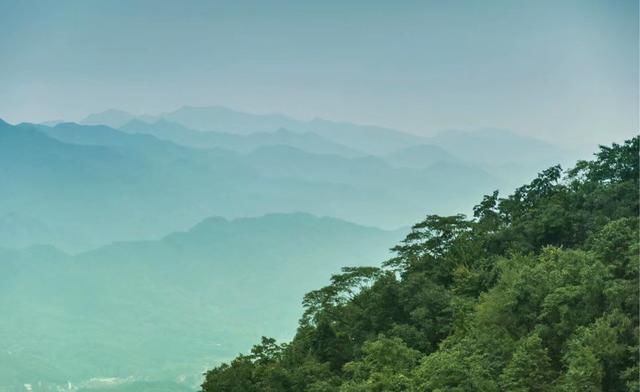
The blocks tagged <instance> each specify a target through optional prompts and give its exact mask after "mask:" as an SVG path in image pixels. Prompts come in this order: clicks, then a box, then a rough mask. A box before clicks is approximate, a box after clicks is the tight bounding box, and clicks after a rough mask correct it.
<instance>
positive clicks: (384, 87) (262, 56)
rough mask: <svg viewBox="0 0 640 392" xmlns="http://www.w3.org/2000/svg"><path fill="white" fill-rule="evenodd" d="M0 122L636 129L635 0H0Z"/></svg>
mask: <svg viewBox="0 0 640 392" xmlns="http://www.w3.org/2000/svg"><path fill="white" fill-rule="evenodd" d="M0 56H1V57H0V117H2V118H4V119H6V120H8V121H10V122H19V121H34V122H35V121H44V120H55V119H67V120H78V119H81V118H82V117H84V116H85V115H86V114H88V113H91V112H96V111H102V110H105V109H109V108H118V109H123V110H128V111H132V112H138V113H139V112H152V113H154V112H161V111H167V110H172V109H175V108H177V107H179V106H182V105H224V106H228V107H231V108H235V109H238V110H246V111H251V112H258V113H266V112H281V113H286V114H289V115H292V116H294V117H297V118H301V119H305V118H312V117H316V116H318V117H323V118H327V119H334V120H346V121H353V122H360V123H368V124H378V125H383V126H390V127H394V128H398V129H403V130H407V131H411V132H415V133H420V134H429V133H433V132H436V131H438V130H442V129H447V128H463V129H472V128H481V127H500V128H509V129H513V130H515V131H517V132H520V133H525V134H530V135H536V136H538V137H540V138H543V139H547V140H554V139H557V140H558V141H559V142H561V143H569V144H570V143H576V142H588V143H590V142H601V143H608V142H610V141H612V140H621V139H623V138H624V137H628V136H631V135H633V134H635V133H636V132H637V130H638V127H639V126H638V2H637V1H636V0H613V1H612V0H601V1H595V0H593V1H592V0H576V1H562V0H554V1H539V0H536V1H516V0H504V1H424V0H423V1H375V0H369V1H329V0H324V1H237V0H236V1H178V0H176V1H158V0H154V1H115V0H104V1H65V0H60V1H53V0H51V1H29V0H15V1H8V0H0Z"/></svg>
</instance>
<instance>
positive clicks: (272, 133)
mask: <svg viewBox="0 0 640 392" xmlns="http://www.w3.org/2000/svg"><path fill="white" fill-rule="evenodd" d="M568 159H570V157H568V156H566V155H563V153H562V151H561V150H560V149H558V148H557V147H555V146H552V145H549V144H547V143H544V142H541V141H538V140H535V139H531V138H525V137H522V136H519V135H517V134H515V133H512V132H508V131H499V130H481V131H476V132H464V131H447V132H443V133H441V134H438V135H436V136H433V137H421V136H417V135H412V134H409V133H405V132H401V131H397V130H393V129H387V128H381V127H375V126H363V125H357V124H349V123H337V122H331V121H326V120H320V119H316V120H312V121H299V120H296V119H292V118H290V117H287V116H284V115H279V114H271V115H255V114H247V113H242V112H237V111H233V110H230V109H226V108H221V107H201V108H196V107H185V108H181V109H178V110H176V111H174V112H170V113H163V114H160V115H132V114H129V113H126V112H121V111H115V110H110V111H106V112H103V113H99V114H94V115H91V116H88V117H87V118H86V119H84V120H83V121H82V122H81V123H80V124H77V123H70V122H62V121H55V122H50V123H47V124H29V123H24V124H18V125H11V124H8V123H6V122H3V121H1V120H0V308H1V309H3V317H2V318H0V347H2V348H3V350H0V390H3V391H5V390H6V391H10V392H13V391H22V390H24V388H25V386H24V385H25V384H31V385H37V386H38V390H43V391H57V390H58V388H59V387H63V386H64V385H66V387H67V388H68V387H69V385H71V387H72V388H75V389H76V390H78V391H87V392H88V391H101V390H105V391H106V390H108V391H113V392H115V391H147V390H148V391H167V392H169V391H171V392H176V391H181V392H182V391H185V390H188V389H189V388H192V387H193V386H194V385H196V384H197V383H198V382H199V381H200V380H199V378H198V375H199V373H200V372H201V371H202V370H204V369H205V368H209V367H211V366H212V365H214V364H216V363H218V362H219V361H220V360H223V359H228V358H230V357H232V356H234V355H236V354H237V353H238V352H245V351H247V349H248V348H249V345H250V344H251V342H254V341H256V339H257V338H258V336H257V334H258V331H260V333H265V334H268V335H270V336H274V337H278V338H289V337H290V336H291V334H292V333H293V331H291V330H289V329H288V328H289V327H290V326H291V325H295V320H296V318H297V317H298V315H299V311H300V304H299V302H298V298H301V297H302V295H303V294H304V293H305V292H306V291H307V290H309V289H311V288H314V287H318V286H322V285H323V284H324V283H325V282H326V281H327V279H328V278H329V276H330V274H331V273H334V272H337V271H338V270H337V269H338V268H339V267H340V266H343V265H363V264H373V263H375V264H377V263H379V262H380V261H381V260H383V259H385V258H386V257H387V256H388V251H387V249H388V248H389V247H390V246H393V245H394V244H395V243H397V241H398V240H400V239H401V237H402V233H404V232H405V231H406V230H405V229H402V227H406V226H407V225H409V224H411V223H412V222H415V221H417V220H419V219H420V218H421V217H422V216H424V215H425V214H444V215H446V214H452V213H459V212H461V211H462V212H464V211H466V212H471V211H468V210H467V208H468V206H470V205H472V203H473V202H475V201H477V200H479V199H481V196H482V195H483V194H487V193H490V192H492V191H493V190H495V189H505V188H506V189H511V188H512V187H513V186H514V185H516V184H519V183H521V182H522V181H524V180H525V179H528V178H529V177H530V176H531V175H532V174H534V173H535V172H537V171H539V170H541V169H544V168H546V167H548V166H549V165H550V164H555V163H558V162H564V161H567V160H568ZM300 212H303V213H300ZM212 216H214V218H208V217H212ZM318 216H325V218H318ZM248 217H254V218H248ZM348 222H354V223H348ZM375 227H378V228H375ZM399 227H400V228H401V229H398V228H399ZM380 228H384V229H380ZM167 233H173V234H169V235H167ZM186 375H189V376H186ZM69 383H71V384H69Z"/></svg>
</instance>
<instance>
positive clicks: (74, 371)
mask: <svg viewBox="0 0 640 392" xmlns="http://www.w3.org/2000/svg"><path fill="white" fill-rule="evenodd" d="M402 234H403V233H402V232H387V231H382V230H379V229H375V228H369V227H363V226H359V225H354V224H351V223H347V222H344V221H340V220H337V219H331V218H317V217H313V216H311V215H307V214H288V215H284V214H277V215H267V216H264V217H261V218H245V219H238V220H233V221H228V220H225V219H222V218H210V219H206V220H204V221H202V222H200V223H199V224H198V225H196V226H194V227H193V228H191V229H190V230H188V231H186V232H181V233H174V234H171V235H168V236H166V237H164V238H162V239H161V240H157V241H145V242H120V243H115V244H112V245H109V246H105V247H103V248H99V249H96V250H93V251H90V252H85V253H81V254H78V255H76V256H69V255H67V254H64V253H62V252H59V251H57V250H56V249H54V248H50V247H34V248H29V249H26V250H23V251H12V250H2V249H0V307H1V308H2V310H3V317H2V318H0V347H3V348H5V349H3V350H2V351H1V352H0V364H1V366H0V389H1V390H2V391H14V390H24V388H23V387H22V385H23V384H32V385H40V386H41V388H40V389H39V390H47V391H49V390H55V387H54V385H57V386H60V387H62V386H65V385H66V384H67V382H71V384H73V385H75V386H82V385H90V384H91V382H90V379H92V378H105V379H108V378H110V377H117V378H119V379H127V377H131V378H130V379H129V381H134V380H141V381H143V380H165V381H174V382H180V383H182V384H186V385H192V386H193V385H197V384H198V382H199V380H200V372H201V371H202V369H204V368H205V367H206V366H210V365H212V364H214V363H217V362H218V361H220V360H222V359H225V358H228V357H230V356H233V355H235V354H237V353H238V352H241V351H244V350H246V349H248V348H249V343H250V342H251V341H253V340H255V339H256V338H258V337H259V336H260V335H259V333H263V331H264V330H267V331H268V332H269V333H270V334H274V335H277V336H279V337H282V338H290V337H291V336H293V333H294V332H295V330H294V329H293V328H290V326H291V325H294V324H295V321H296V320H297V317H298V313H299V311H300V309H301V306H300V302H299V298H300V296H301V295H302V294H304V293H305V292H306V291H307V290H309V289H311V288H312V287H314V286H316V285H318V284H324V283H326V282H327V279H328V277H329V275H330V274H331V273H332V272H334V271H336V269H338V268H339V267H340V266H341V265H343V264H344V263H348V264H350V265H351V264H357V265H363V264H370V263H373V262H375V261H376V260H379V259H380V258H386V257H387V255H388V250H387V249H388V248H390V247H391V246H392V245H393V243H394V242H395V241H397V240H398V239H399V238H401V236H402ZM285 287H286V290H285V289H284V288H285ZM105 382H106V381H105ZM94 383H96V384H100V383H99V382H95V381H94ZM14 387H15V388H14Z"/></svg>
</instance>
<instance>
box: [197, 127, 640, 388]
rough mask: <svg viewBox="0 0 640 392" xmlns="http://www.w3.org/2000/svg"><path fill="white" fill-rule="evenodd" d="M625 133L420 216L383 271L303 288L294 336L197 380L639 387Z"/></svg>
mask: <svg viewBox="0 0 640 392" xmlns="http://www.w3.org/2000/svg"><path fill="white" fill-rule="evenodd" d="M638 144H639V139H638V137H636V138H634V139H632V140H629V141H627V142H625V143H624V144H621V145H618V144H613V145H612V146H611V147H601V148H600V150H599V152H598V153H597V154H595V159H594V160H592V161H581V162H578V163H577V165H576V166H575V168H573V169H571V170H568V171H563V170H561V168H560V167H559V166H556V167H551V168H549V169H547V170H545V171H543V172H542V173H540V174H539V175H538V177H537V178H536V179H534V180H533V181H532V182H531V183H530V184H528V185H525V186H522V187H520V188H518V189H517V190H516V191H515V192H514V193H513V194H512V195H510V196H508V197H505V198H501V197H499V195H498V193H497V192H496V193H494V194H492V195H489V196H485V197H484V199H483V200H482V201H481V202H480V204H479V205H477V206H476V207H475V208H474V216H473V218H470V219H467V218H466V217H465V216H463V215H456V216H446V217H442V216H428V217H427V218H426V219H425V220H424V221H423V222H420V223H418V224H417V225H415V226H414V227H413V229H412V231H411V233H410V234H409V235H408V236H407V237H406V239H405V240H404V241H403V242H402V243H401V244H400V245H398V246H397V247H395V248H394V250H395V254H396V256H395V257H394V258H392V259H391V260H389V261H387V262H386V263H384V264H383V266H382V267H381V268H372V267H358V268H345V269H344V270H343V272H342V273H341V274H338V275H335V276H333V278H332V280H331V284H330V285H328V286H327V287H324V288H322V289H319V290H316V291H312V292H310V293H309V294H307V295H306V296H305V298H304V306H305V309H306V311H305V313H304V315H303V317H302V318H301V320H300V325H299V328H298V331H297V334H296V336H295V338H294V339H293V341H292V342H290V343H288V344H284V345H279V344H277V343H276V342H275V341H273V340H272V339H266V338H265V339H263V341H262V343H261V344H259V345H257V346H255V347H254V349H253V351H252V353H251V354H250V355H246V356H245V355H241V356H239V357H237V358H236V359H234V360H233V361H231V363H229V364H224V365H222V366H219V367H217V368H215V369H213V370H210V371H209V372H207V373H206V378H205V381H204V383H203V384H202V390H203V391H205V392H232V391H237V392H240V391H242V392H250V391H308V392H329V391H340V392H356V391H358V392H365V391H367V392H373V391H380V392H382V391H392V392H393V391H434V392H435V391H460V392H462V391H516V392H525V391H536V392H542V391H638V390H639V387H640V386H639V384H638V378H639V368H638V333H639V328H638V323H639V318H638V306H639V304H638V296H639V290H638V285H639V282H638V274H639V270H638V265H639V256H638V255H639V251H640V249H639V237H638V214H639V194H638V176H639V173H638V164H639V162H638V156H639V151H638Z"/></svg>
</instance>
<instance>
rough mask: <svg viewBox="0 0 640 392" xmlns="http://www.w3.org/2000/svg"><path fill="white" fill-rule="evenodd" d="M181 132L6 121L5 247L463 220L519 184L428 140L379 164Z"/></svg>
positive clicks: (293, 146)
mask: <svg viewBox="0 0 640 392" xmlns="http://www.w3.org/2000/svg"><path fill="white" fill-rule="evenodd" d="M163 121H164V120H163ZM130 124H131V123H130ZM133 124H134V125H135V124H136V123H133ZM139 124H141V123H139ZM163 124H164V125H166V124H167V123H166V122H161V123H160V125H163ZM171 127H172V128H171V132H172V135H174V136H175V137H173V138H172V139H173V141H174V142H176V141H177V142H182V143H184V145H182V144H176V143H174V142H171V141H168V140H163V139H162V138H161V137H163V134H162V133H163V132H164V131H157V129H158V128H156V127H155V126H154V125H147V126H145V127H141V128H144V129H140V131H141V132H147V133H131V132H133V130H129V131H128V132H122V131H120V130H116V129H113V128H110V127H107V126H104V125H95V126H87V125H78V124H74V123H61V124H58V125H56V126H54V127H48V126H44V125H32V124H21V125H17V126H12V125H9V124H7V123H2V124H0V138H2V144H1V145H0V150H1V151H0V152H2V157H1V158H0V161H1V162H0V163H2V165H1V166H0V170H2V171H3V172H4V173H5V175H3V176H2V177H1V178H0V182H2V184H1V185H2V191H0V197H2V200H3V203H2V205H1V206H0V222H7V221H9V220H10V221H11V222H14V224H15V225H14V227H13V228H12V230H13V231H14V232H15V233H16V234H15V235H12V236H8V237H4V238H3V239H2V241H1V242H0V244H1V245H4V246H25V245H30V244H34V243H50V244H55V245H57V246H60V247H62V248H64V249H67V250H71V251H75V250H82V249H88V248H90V247H95V246H99V245H102V244H106V243H108V242H110V241H113V240H131V239H145V238H158V237H160V236H162V235H164V234H166V233H169V232H171V231H174V230H183V229H185V228H187V227H189V226H191V225H193V224H195V223H196V222H198V221H199V220H200V219H202V217H204V216H210V215H221V216H225V217H228V218H233V217H242V216H256V215H261V214H264V213H269V212H296V211H306V212H311V213H314V214H318V215H327V216H334V217H338V218H342V219H346V220H349V221H353V222H357V223H361V224H366V225H373V226H378V227H386V228H392V227H400V226H404V225H408V224H409V223H410V222H411V220H412V217H414V216H416V215H420V214H422V212H423V211H424V210H425V209H429V210H431V211H434V212H440V213H447V212H453V211H456V210H459V209H460V208H463V206H465V204H468V200H470V199H473V198H474V196H475V195H478V194H483V193H486V192H490V191H492V190H493V189H494V188H496V187H498V188H499V187H501V186H508V185H509V184H511V183H513V182H515V181H518V179H519V174H518V173H515V174H514V173H508V174H509V175H508V176H502V175H501V173H499V172H498V173H497V175H494V174H492V173H491V171H492V168H491V166H490V165H489V166H487V165H484V164H482V163H477V162H473V161H470V160H468V159H466V157H465V155H466V152H467V150H465V149H464V148H465V146H464V145H462V147H461V149H460V151H461V152H463V154H459V153H458V152H457V151H453V152H452V153H450V152H447V151H445V150H443V149H442V148H440V147H435V146H425V145H422V144H417V145H415V146H413V147H410V148H404V149H400V150H396V151H395V152H394V153H391V154H389V155H382V156H380V157H376V156H370V155H362V154H358V153H357V152H356V150H355V149H351V148H349V147H344V146H342V145H339V144H337V143H336V142H331V141H328V140H327V139H325V138H324V137H323V136H318V135H315V134H312V133H308V132H306V131H305V132H302V133H298V132H294V131H283V130H275V131H272V132H260V133H253V134H247V135H231V134H226V135H223V136H222V137H220V135H222V134H217V133H212V132H202V131H189V130H187V129H185V128H181V127H173V125H171ZM125 128H127V127H125ZM194 132H199V133H198V135H200V134H202V135H203V138H204V139H206V140H213V139H216V138H219V137H220V140H223V143H221V144H220V145H222V146H223V147H225V148H218V147H211V146H209V147H206V148H195V147H194V146H195V145H199V144H198V143H196V142H193V143H189V142H187V141H184V138H183V136H184V135H193V134H194ZM148 133H153V134H156V135H157V137H156V136H153V135H150V134H148ZM355 134H356V133H353V135H355ZM176 135H177V136H176ZM167 138H168V137H167ZM362 139H363V140H362V143H360V144H366V138H364V137H363V138H362ZM419 140H420V141H422V139H419ZM515 140H517V141H518V142H519V143H520V144H526V143H529V142H530V141H529V140H527V139H515ZM187 144H188V145H187ZM213 145H217V144H213ZM227 148H229V149H227ZM231 148H234V149H235V150H236V151H232V150H231ZM517 148H520V149H521V148H523V147H522V146H516V147H514V149H517ZM412 149H417V150H418V152H416V151H412ZM549 149H550V150H551V152H550V153H552V152H553V151H555V150H554V149H553V148H552V147H549ZM420 152H424V154H423V155H422V157H418V155H420ZM458 155H460V156H462V158H457V157H458ZM418 159H419V160H421V162H420V161H418ZM543 164H544V162H541V163H540V165H543ZM1 228H2V225H0V229H1ZM20 233H22V234H20ZM28 239H30V241H29V240H28Z"/></svg>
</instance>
